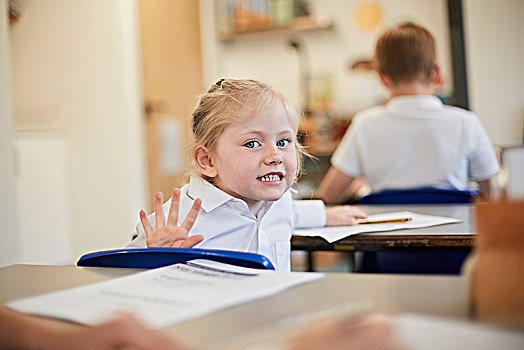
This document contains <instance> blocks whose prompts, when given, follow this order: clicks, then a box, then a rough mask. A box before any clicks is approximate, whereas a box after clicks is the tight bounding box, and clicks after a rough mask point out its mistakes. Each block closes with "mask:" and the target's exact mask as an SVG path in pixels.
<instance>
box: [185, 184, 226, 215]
mask: <svg viewBox="0 0 524 350" xmlns="http://www.w3.org/2000/svg"><path fill="white" fill-rule="evenodd" d="M187 195H188V196H189V197H191V198H192V199H197V198H201V199H202V209H204V210H205V211H206V212H210V211H211V210H213V209H215V208H217V207H219V206H221V205H222V204H224V203H226V202H228V201H230V200H235V199H236V198H235V197H233V196H231V195H229V194H227V193H226V192H224V191H222V190H221V189H219V188H218V187H216V186H214V185H213V184H211V183H209V182H208V181H206V180H204V179H203V178H202V177H200V176H198V175H191V178H190V180H189V186H188V188H187Z"/></svg>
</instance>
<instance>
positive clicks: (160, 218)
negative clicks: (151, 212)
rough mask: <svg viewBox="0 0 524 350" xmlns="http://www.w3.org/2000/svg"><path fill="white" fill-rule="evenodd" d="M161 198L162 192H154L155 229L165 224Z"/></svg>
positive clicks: (162, 198)
mask: <svg viewBox="0 0 524 350" xmlns="http://www.w3.org/2000/svg"><path fill="white" fill-rule="evenodd" d="M163 200H164V197H163V195H162V192H157V193H155V222H156V228H157V230H158V229H159V228H160V227H164V226H165V225H166V218H165V216H164V207H163V204H164V203H163Z"/></svg>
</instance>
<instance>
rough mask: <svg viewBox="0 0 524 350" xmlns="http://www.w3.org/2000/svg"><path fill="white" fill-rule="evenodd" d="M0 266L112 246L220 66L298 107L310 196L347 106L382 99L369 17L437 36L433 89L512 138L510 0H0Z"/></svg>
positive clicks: (304, 182)
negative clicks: (440, 78) (437, 84)
mask: <svg viewBox="0 0 524 350" xmlns="http://www.w3.org/2000/svg"><path fill="white" fill-rule="evenodd" d="M0 6H1V8H3V9H5V11H4V13H3V16H2V18H1V20H0V24H1V26H0V73H1V74H0V75H1V82H0V83H1V87H0V169H1V175H0V176H1V177H0V179H1V182H0V185H1V187H0V190H1V192H0V193H1V196H0V198H1V202H0V203H1V206H0V215H1V216H0V218H1V220H0V222H1V223H2V229H1V237H0V238H1V239H0V266H3V265H8V264H13V263H37V264H72V263H75V262H76V260H77V258H78V257H79V256H80V255H82V254H85V253H87V252H91V251H94V250H101V249H112V248H119V247H123V246H125V245H126V244H127V243H128V242H129V241H130V239H131V236H132V232H133V231H134V227H135V225H136V223H137V222H138V211H139V209H141V208H144V209H146V210H148V211H149V210H151V199H152V194H153V193H154V192H156V191H163V192H164V193H165V194H169V193H170V191H171V189H172V188H173V187H174V186H180V185H182V184H183V183H184V181H185V176H186V173H185V168H186V166H185V165H186V163H187V161H188V159H187V145H188V142H189V133H188V130H189V129H188V121H189V116H190V113H191V111H192V109H193V108H194V106H195V104H196V103H197V101H198V96H199V94H201V93H202V92H204V91H205V90H206V89H207V88H208V86H209V85H211V84H213V83H214V82H215V81H216V80H218V79H220V78H222V77H228V78H256V79H261V80H264V81H266V82H269V83H272V84H274V85H275V86H277V87H278V88H279V89H280V90H282V91H283V92H284V93H286V94H287V95H288V96H289V97H290V98H291V99H292V100H293V101H294V102H295V103H296V105H297V106H299V107H300V108H301V110H302V111H303V112H304V115H305V118H304V121H303V123H302V125H301V130H300V136H301V140H302V142H304V143H305V144H306V145H307V146H308V150H309V152H310V153H311V154H313V155H315V156H316V157H317V160H316V161H315V162H308V163H306V171H307V174H306V175H305V176H304V177H303V178H302V179H301V182H300V184H299V186H298V189H299V190H300V193H301V194H302V195H303V196H305V197H307V195H308V193H309V192H310V190H311V189H313V188H314V187H315V185H316V184H317V183H318V181H319V180H320V178H321V177H322V175H323V172H324V171H325V169H326V167H327V166H328V165H329V156H330V155H331V153H332V152H333V150H334V148H335V147H336V145H337V143H338V141H339V140H340V137H341V136H342V135H343V133H344V132H345V130H346V129H347V127H348V126H350V123H351V118H352V117H353V116H354V114H355V113H356V112H358V111H360V110H362V109H364V108H367V107H369V106H372V105H376V104H381V103H383V102H384V100H385V98H386V94H385V91H384V90H383V89H382V88H381V86H380V84H379V81H378V79H377V77H376V76H375V74H374V73H373V71H372V70H370V68H369V60H370V59H371V55H372V52H373V49H374V42H375V40H376V38H377V36H378V34H379V33H380V31H381V30H382V29H384V28H385V27H389V26H391V25H394V24H396V23H398V22H402V21H412V22H415V23H418V24H421V25H423V26H425V27H427V28H428V29H429V30H430V31H431V32H432V33H433V35H434V36H435V38H436V41H437V55H438V60H439V62H440V64H441V65H442V68H443V72H444V76H445V78H446V82H445V84H444V85H443V86H442V90H441V91H440V92H439V94H438V96H439V97H440V98H441V99H442V100H444V101H445V102H446V103H449V104H453V105H458V106H461V107H465V108H469V109H471V110H472V111H474V112H476V113H477V114H478V115H479V117H480V119H481V121H482V123H483V124H484V126H485V127H486V129H487V132H488V134H489V136H490V138H491V140H492V142H493V143H494V144H495V145H496V146H500V147H505V146H511V145H519V144H522V143H523V134H524V66H523V65H522V60H523V57H524V40H522V38H523V37H524V20H523V19H524V18H523V15H524V2H523V1H522V0H500V1H491V0H375V1H364V0H310V1H300V0H215V1H213V0H200V1H197V0H45V1H40V0H10V1H9V0H0Z"/></svg>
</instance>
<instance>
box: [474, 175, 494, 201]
mask: <svg viewBox="0 0 524 350" xmlns="http://www.w3.org/2000/svg"><path fill="white" fill-rule="evenodd" d="M477 182H478V184H479V187H480V192H481V193H480V195H481V197H480V198H481V200H488V199H489V192H490V188H491V180H489V179H488V180H482V181H477Z"/></svg>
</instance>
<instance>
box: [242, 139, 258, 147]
mask: <svg viewBox="0 0 524 350" xmlns="http://www.w3.org/2000/svg"><path fill="white" fill-rule="evenodd" d="M244 147H247V148H255V147H260V142H258V141H248V142H246V143H244Z"/></svg>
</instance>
